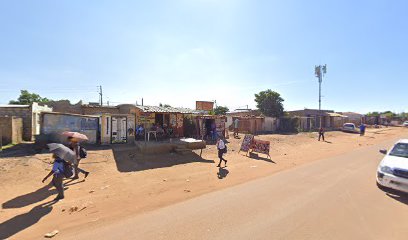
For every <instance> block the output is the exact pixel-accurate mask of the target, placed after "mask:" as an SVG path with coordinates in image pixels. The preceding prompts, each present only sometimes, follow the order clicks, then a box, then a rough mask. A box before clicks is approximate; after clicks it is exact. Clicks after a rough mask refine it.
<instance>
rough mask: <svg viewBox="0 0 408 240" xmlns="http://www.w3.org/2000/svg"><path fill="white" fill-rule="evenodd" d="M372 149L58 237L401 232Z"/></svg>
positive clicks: (399, 211)
mask: <svg viewBox="0 0 408 240" xmlns="http://www.w3.org/2000/svg"><path fill="white" fill-rule="evenodd" d="M392 143H393V142H392V141H389V144H392ZM378 148H379V145H374V146H368V147H364V148H360V149H357V150H353V151H351V152H349V153H345V154H342V155H339V156H336V157H331V158H327V159H324V160H322V161H318V162H314V163H311V164H308V165H304V166H301V167H297V168H294V169H291V170H287V171H283V172H280V173H277V174H274V175H272V176H270V177H266V178H263V179H259V180H255V181H252V182H250V183H246V184H242V185H239V186H235V187H232V188H228V189H225V190H222V191H218V192H214V193H210V194H207V195H203V196H201V197H198V198H195V199H191V200H188V201H185V202H182V203H179V204H176V205H172V206H169V207H166V208H162V209H159V210H156V211H153V212H150V213H147V214H143V215H138V216H136V217H131V218H128V219H126V220H121V221H118V222H117V223H115V224H111V225H108V226H103V227H99V228H95V229H86V231H85V230H84V231H79V232H75V233H71V234H70V235H66V236H65V237H64V239H77V240H80V239H91V238H93V239H155V240H157V239H178V240H180V239H407V236H408V228H407V223H408V206H407V204H408V200H407V198H405V199H403V198H400V197H399V196H392V195H386V194H385V193H383V192H382V191H380V190H379V189H377V187H376V185H375V173H376V167H377V165H378V163H379V161H380V160H381V158H382V155H380V154H379V153H378Z"/></svg>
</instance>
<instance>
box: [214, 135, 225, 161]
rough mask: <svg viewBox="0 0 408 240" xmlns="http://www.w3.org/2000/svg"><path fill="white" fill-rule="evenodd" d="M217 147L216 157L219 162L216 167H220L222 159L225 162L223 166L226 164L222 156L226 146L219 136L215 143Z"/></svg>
mask: <svg viewBox="0 0 408 240" xmlns="http://www.w3.org/2000/svg"><path fill="white" fill-rule="evenodd" d="M216 146H217V149H218V157H219V159H220V162H219V163H218V165H217V167H221V163H222V161H224V162H225V167H226V166H227V160H225V159H224V158H223V154H224V153H225V152H226V150H227V146H226V145H225V143H224V141H223V140H222V139H221V138H218V140H217V143H216Z"/></svg>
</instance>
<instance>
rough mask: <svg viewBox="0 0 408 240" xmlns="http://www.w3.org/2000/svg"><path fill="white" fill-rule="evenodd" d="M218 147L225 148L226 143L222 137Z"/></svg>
mask: <svg viewBox="0 0 408 240" xmlns="http://www.w3.org/2000/svg"><path fill="white" fill-rule="evenodd" d="M217 148H218V149H224V148H225V143H224V141H222V140H221V139H220V140H219V141H218V143H217Z"/></svg>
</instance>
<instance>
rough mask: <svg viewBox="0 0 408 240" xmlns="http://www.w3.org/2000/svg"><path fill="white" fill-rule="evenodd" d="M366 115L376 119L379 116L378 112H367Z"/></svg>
mask: <svg viewBox="0 0 408 240" xmlns="http://www.w3.org/2000/svg"><path fill="white" fill-rule="evenodd" d="M366 115H367V117H378V116H380V113H379V112H369V113H367V114H366Z"/></svg>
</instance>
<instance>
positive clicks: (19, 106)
mask: <svg viewBox="0 0 408 240" xmlns="http://www.w3.org/2000/svg"><path fill="white" fill-rule="evenodd" d="M26 107H30V105H17V104H16V105H14V104H8V105H0V108H26Z"/></svg>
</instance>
